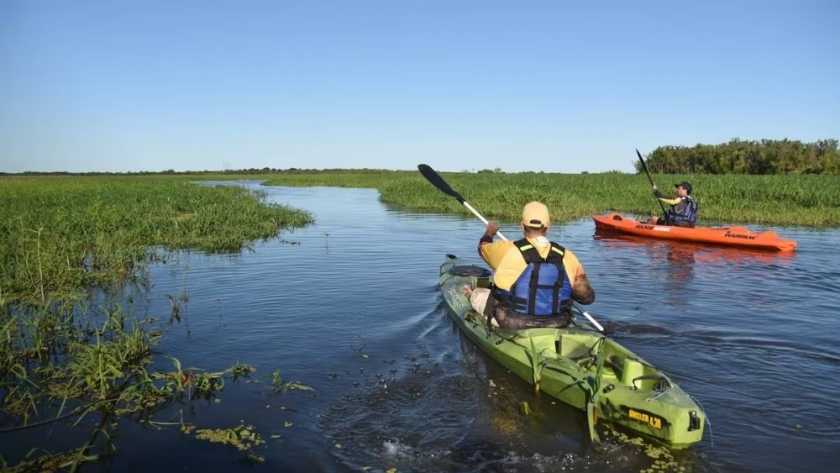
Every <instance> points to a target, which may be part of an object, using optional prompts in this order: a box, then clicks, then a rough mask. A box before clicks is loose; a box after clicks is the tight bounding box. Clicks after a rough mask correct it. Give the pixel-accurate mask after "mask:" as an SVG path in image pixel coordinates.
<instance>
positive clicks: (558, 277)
mask: <svg viewBox="0 0 840 473" xmlns="http://www.w3.org/2000/svg"><path fill="white" fill-rule="evenodd" d="M521 228H522V233H523V235H524V238H522V239H520V240H517V241H506V240H497V241H493V237H494V236H495V235H496V233H497V232H498V231H499V225H498V224H497V223H496V222H488V224H487V229H486V231H485V232H484V235H483V236H482V237H481V239H480V240H479V244H478V253H479V255H480V256H481V258H482V259H483V260H484V261H485V262H486V263H487V264H488V265H489V266H490V267H491V268H493V270H495V274H494V275H493V284H492V287H491V288H489V289H488V288H475V289H473V288H471V287H469V286H464V294H465V295H466V296H467V297H469V299H470V303H471V304H472V306H473V308H474V309H475V310H476V311H477V312H479V313H481V314H484V315H485V317H487V318H488V319H489V320H490V323H491V324H493V325H494V326H496V327H503V328H509V329H520V328H531V327H565V326H566V325H568V324H569V322H570V321H571V306H572V300H574V301H577V302H578V303H580V304H591V303H592V302H594V301H595V291H594V290H593V289H592V286H591V285H590V284H589V280H588V278H587V276H586V272H585V271H584V270H583V266H582V265H581V264H580V261H578V259H577V257H576V256H575V255H574V253H572V252H571V251H570V250H568V249H567V248H564V247H562V246H560V245H558V244H557V243H554V242H551V241H549V240H548V238H547V237H546V236H547V235H548V231H549V229H550V228H551V222H550V220H549V214H548V207H546V206H545V205H544V204H542V203H540V202H530V203H528V204H527V205H526V206H525V207H524V208H523V209H522V223H521Z"/></svg>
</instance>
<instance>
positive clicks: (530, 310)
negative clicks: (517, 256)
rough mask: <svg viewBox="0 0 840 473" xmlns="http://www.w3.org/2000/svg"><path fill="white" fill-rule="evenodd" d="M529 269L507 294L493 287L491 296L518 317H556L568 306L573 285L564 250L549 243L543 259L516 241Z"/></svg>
mask: <svg viewBox="0 0 840 473" xmlns="http://www.w3.org/2000/svg"><path fill="white" fill-rule="evenodd" d="M514 245H516V247H517V248H518V249H519V251H520V252H521V253H522V257H523V258H524V259H525V262H526V263H528V266H527V267H526V268H525V271H523V272H522V274H520V275H519V278H517V279H516V282H514V283H513V285H512V286H511V287H510V291H505V290H502V289H498V288H495V289H494V294H493V296H494V297H495V298H496V299H497V300H498V301H499V305H501V306H505V307H508V308H510V309H512V310H513V311H515V312H518V313H520V314H527V315H533V316H551V315H559V314H561V313H563V312H564V311H566V310H568V309H569V307H570V306H571V296H572V283H571V281H569V277H568V275H566V267H565V266H564V265H563V256H564V254H565V251H566V250H565V248H563V247H562V246H560V245H558V244H557V243H554V242H551V249H550V250H549V252H548V256H547V257H546V258H545V259H543V257H542V256H540V253H539V252H538V251H537V249H536V248H534V245H532V244H531V243H530V242H529V241H528V240H527V239H525V238H523V239H521V240H518V241H515V242H514Z"/></svg>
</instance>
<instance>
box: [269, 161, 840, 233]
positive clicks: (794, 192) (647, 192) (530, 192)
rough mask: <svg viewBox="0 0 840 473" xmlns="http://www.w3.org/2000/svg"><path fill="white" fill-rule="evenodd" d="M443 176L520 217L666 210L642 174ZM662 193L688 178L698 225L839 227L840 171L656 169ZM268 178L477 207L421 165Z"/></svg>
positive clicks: (488, 209)
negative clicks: (537, 206)
mask: <svg viewBox="0 0 840 473" xmlns="http://www.w3.org/2000/svg"><path fill="white" fill-rule="evenodd" d="M440 174H441V176H442V177H443V178H444V179H445V180H446V182H448V183H449V184H450V185H451V186H452V188H453V189H455V190H457V191H458V192H459V193H461V195H463V196H464V198H465V199H467V200H468V201H469V203H470V204H471V205H472V206H473V207H474V208H475V209H476V210H478V211H479V212H480V213H481V214H482V215H484V216H485V217H486V218H492V219H498V220H507V221H513V222H516V221H518V220H519V218H520V216H521V212H522V206H523V205H524V204H525V203H527V202H529V201H531V200H539V201H542V202H544V203H545V204H546V205H547V206H548V207H549V210H550V211H551V215H552V220H553V221H554V223H555V224H559V223H563V222H566V221H569V220H573V219H578V218H589V217H590V216H592V215H598V214H604V213H606V212H608V211H618V212H624V213H628V214H635V215H639V216H647V215H659V214H661V213H662V211H661V210H660V208H659V204H658V203H657V200H656V199H655V198H654V196H653V194H652V192H651V187H650V182H649V181H648V179H647V176H645V175H644V174H622V173H618V172H609V173H602V174H553V173H534V172H523V173H515V174H514V173H503V172H492V171H487V172H478V173H445V172H441V173H440ZM652 177H653V179H654V182H655V183H657V185H658V186H659V188H660V189H662V190H663V192H665V193H669V192H673V190H674V184H675V183H677V182H680V181H682V180H688V181H689V182H691V184H692V185H693V187H694V192H693V193H692V196H693V197H694V198H695V199H696V200H697V202H698V203H699V204H700V225H704V224H709V225H710V224H718V223H723V224H739V223H740V224H746V223H760V224H766V225H802V226H812V227H836V226H840V176H828V175H762V176H753V175H734V174H729V175H710V174H697V175H688V174H673V175H656V174H654V175H652ZM264 184H265V185H281V186H340V187H371V188H376V189H378V190H379V192H380V200H382V201H383V202H385V203H390V204H395V205H399V206H402V207H405V208H408V209H411V210H414V211H420V212H423V211H428V212H439V213H453V214H462V215H470V216H472V214H471V213H470V212H469V210H467V209H466V208H465V207H464V206H463V205H461V204H460V203H458V201H456V200H455V199H453V198H451V197H449V196H447V195H445V194H443V193H442V192H440V191H439V190H437V189H436V188H434V186H432V185H431V184H430V183H429V182H428V181H427V180H426V179H425V178H423V176H421V175H420V173H419V172H410V171H391V172H389V171H380V172H378V173H373V172H353V171H340V172H332V173H325V172H313V173H283V174H276V175H272V176H270V177H269V178H268V180H267V181H266V182H264Z"/></svg>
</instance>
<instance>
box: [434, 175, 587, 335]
mask: <svg viewBox="0 0 840 473" xmlns="http://www.w3.org/2000/svg"><path fill="white" fill-rule="evenodd" d="M418 168H419V169H420V171H421V173H422V174H423V176H424V177H425V178H426V179H427V180H428V181H429V182H431V183H432V184H433V185H434V186H435V187H437V188H438V189H439V190H441V191H442V192H443V193H444V194H446V195H450V196H452V197H455V198H456V199H458V201H459V202H461V203H462V204H464V207H466V208H467V209H468V210H469V211H470V212H472V213H473V215H475V216H476V217H478V219H479V220H481V221H482V222H483V223H484V225H487V223H488V222H487V219H486V218H484V217H483V216H482V215H481V214H480V213H478V211H477V210H476V209H474V208H473V206H472V205H470V203H469V202H467V201H466V200H465V199H464V198H463V197H461V195H460V194H458V193H457V192H455V191H453V190H452V188H451V187H449V184H447V183H446V181H444V180H443V178H442V177H440V175H439V174H438V173H436V172H435V171H434V170H433V169H432V168H431V167H429V166H426V165H425V164H421V165H420V166H418ZM441 186H443V187H441ZM496 235H499V238H501V239H502V240H505V241H509V240H508V239H507V238H505V236H504V235H502V232H499V231H497V232H496ZM572 303H574V304H575V306H576V307H577V309H578V310H579V311H580V312H581V313H582V314H583V316H584V317H586V318H587V320H589V322H590V323H592V325H594V326H595V327H596V328H597V329H598V330H599V331H601V332H603V331H604V327H602V326H601V324H599V323H598V322H597V321H596V320H595V319H593V318H592V316H591V315H589V313H588V312H586V311H585V310H583V308H582V307H580V305H578V304H577V303H575V302H574V301H572Z"/></svg>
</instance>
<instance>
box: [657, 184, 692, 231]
mask: <svg viewBox="0 0 840 473" xmlns="http://www.w3.org/2000/svg"><path fill="white" fill-rule="evenodd" d="M674 187H676V188H677V195H663V194H662V192H659V189H657V188H656V184H654V185H653V195H655V196H656V197H657V198H658V199H659V200H660V201H662V202H664V203H666V204H668V205H670V207H669V208H668V210H667V211H666V212H665V216H664V217H657V216H653V217H651V218H650V220H648V221H647V223H648V224H651V225H670V226H674V227H688V228H694V224H695V223H696V222H697V213H698V212H697V211H698V204H697V201H696V200H694V199H692V198H691V184H690V183H688V182H687V181H682V182H680V183H679V184H674Z"/></svg>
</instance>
